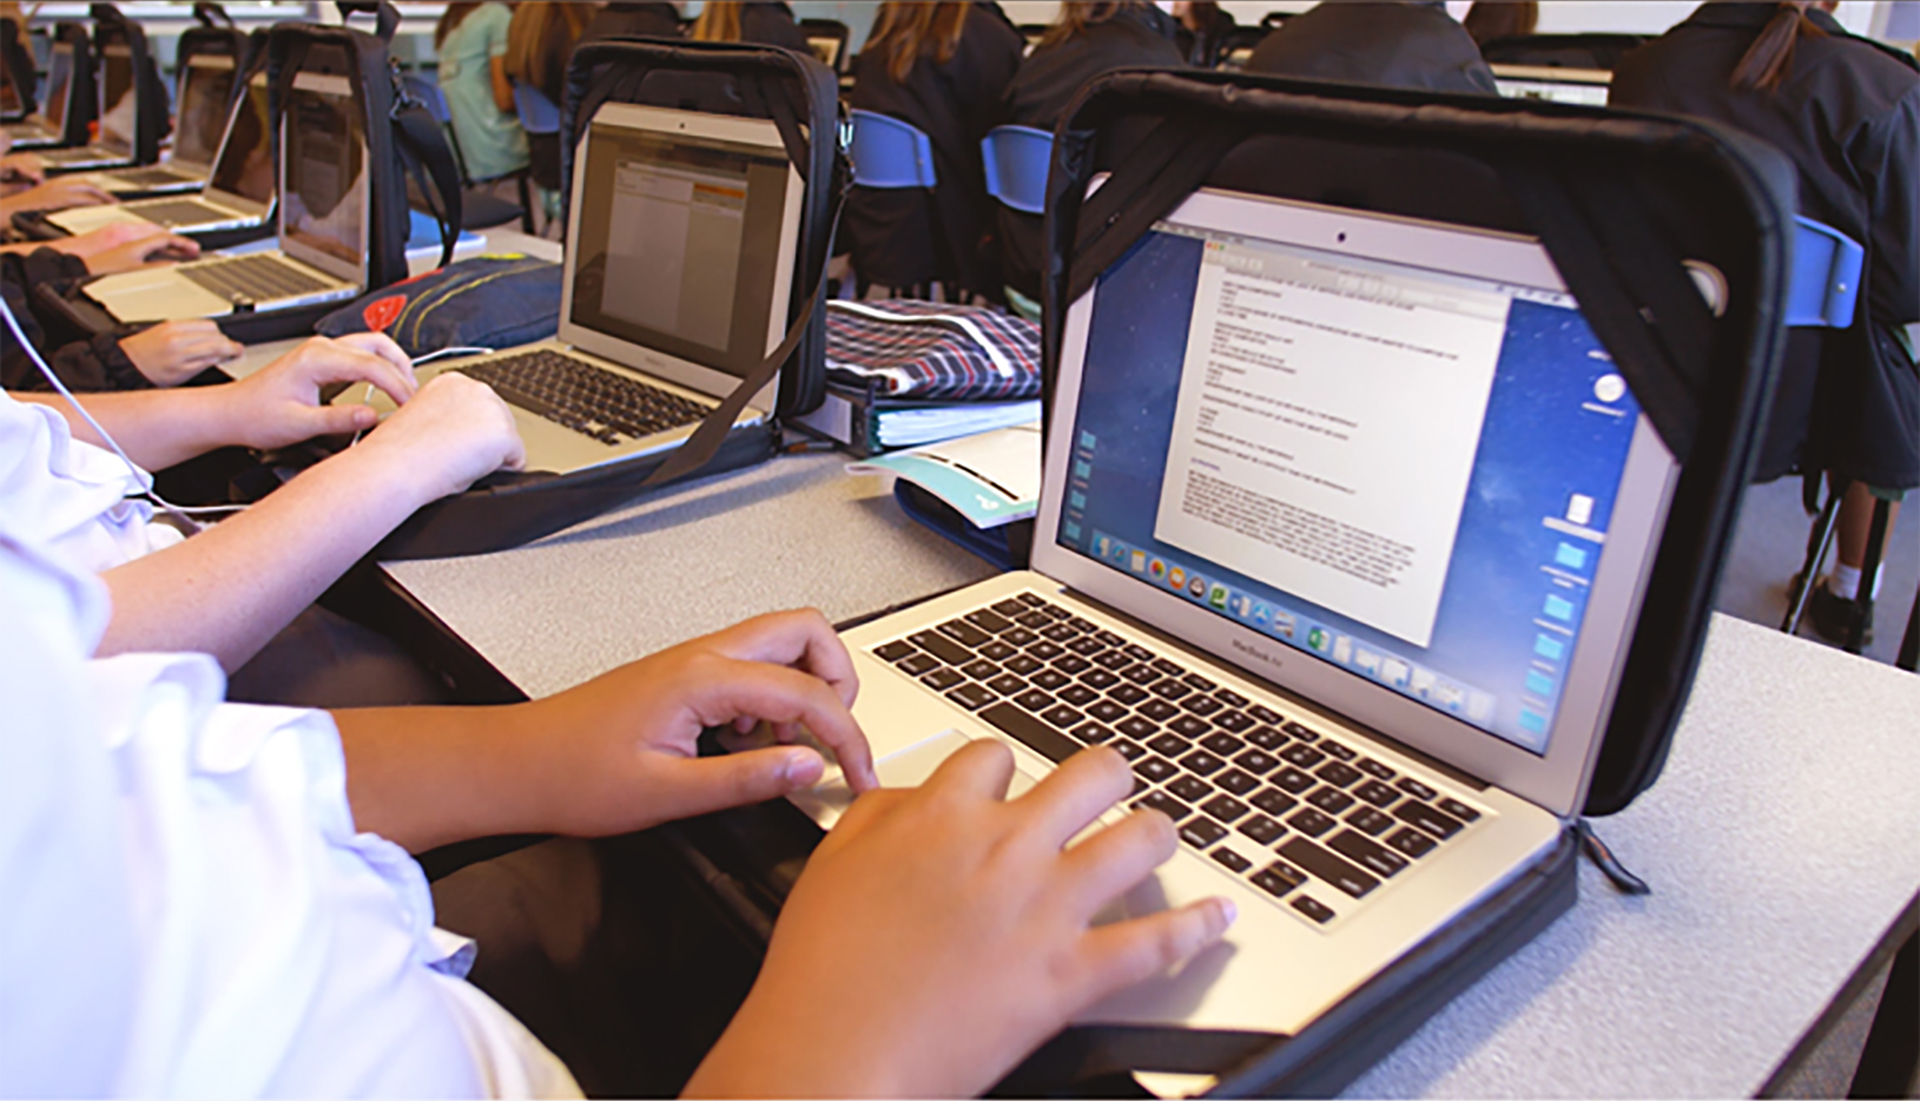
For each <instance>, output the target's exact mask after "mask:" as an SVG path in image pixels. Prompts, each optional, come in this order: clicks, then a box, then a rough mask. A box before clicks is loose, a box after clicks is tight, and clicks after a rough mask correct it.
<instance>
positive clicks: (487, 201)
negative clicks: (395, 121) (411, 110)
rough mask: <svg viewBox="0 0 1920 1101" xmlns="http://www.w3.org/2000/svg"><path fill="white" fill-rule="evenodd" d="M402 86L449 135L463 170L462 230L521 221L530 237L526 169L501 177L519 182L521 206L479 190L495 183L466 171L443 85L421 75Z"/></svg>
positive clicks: (404, 80) (405, 77) (409, 77)
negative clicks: (483, 186) (483, 185)
mask: <svg viewBox="0 0 1920 1101" xmlns="http://www.w3.org/2000/svg"><path fill="white" fill-rule="evenodd" d="M400 84H401V87H403V88H405V89H406V93H407V95H408V96H409V97H411V98H412V99H414V100H417V101H418V102H419V103H420V105H421V106H423V107H425V108H426V109H427V114H429V115H432V116H433V121H435V122H437V123H439V124H440V130H441V132H442V133H444V134H446V135H447V144H448V145H449V146H451V147H452V148H453V163H454V166H455V167H457V168H458V169H459V170H460V186H461V195H460V214H461V216H460V221H461V223H462V224H461V226H460V228H461V229H492V228H493V227H494V226H503V225H506V224H507V223H508V222H511V221H514V220H516V219H518V220H519V222H520V223H521V225H522V227H523V228H526V229H527V231H528V232H529V233H531V232H532V228H531V227H532V222H531V218H530V215H529V214H528V210H529V209H530V207H529V200H530V196H529V195H528V193H527V171H526V169H521V170H520V171H518V172H511V173H508V175H507V176H503V177H501V179H506V178H508V177H512V178H513V179H514V180H516V181H517V182H518V184H519V186H520V204H519V205H518V206H515V205H514V204H513V203H510V202H508V201H507V200H505V199H502V198H500V197H499V196H498V195H495V194H493V193H491V192H489V191H486V190H484V189H479V188H476V187H475V186H474V185H475V183H476V182H479V183H493V182H494V181H493V180H483V181H476V180H474V178H473V176H472V174H470V173H469V172H468V171H467V158H466V154H464V153H462V152H461V151H460V138H459V136H458V135H457V134H455V133H454V130H453V111H452V109H451V108H450V107H448V106H447V94H446V93H445V92H443V91H441V90H440V82H439V81H438V80H436V79H430V78H429V77H427V75H426V74H424V73H421V72H409V73H403V74H401V77H400Z"/></svg>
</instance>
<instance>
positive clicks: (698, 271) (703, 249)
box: [560, 103, 802, 409]
mask: <svg viewBox="0 0 1920 1101" xmlns="http://www.w3.org/2000/svg"><path fill="white" fill-rule="evenodd" d="M801 198H802V184H801V182H800V174H799V172H798V171H797V170H796V169H795V168H794V166H793V163H792V162H791V161H789V160H788V159H787V152H786V146H785V145H784V144H783V143H782V142H781V140H780V131H779V130H778V128H776V127H775V126H774V124H773V123H772V122H770V121H768V120H765V119H750V118H737V117H734V116H731V115H708V114H700V113H698V112H692V111H677V110H669V109H667V108H660V107H642V106H638V105H635V104H630V103H607V104H603V105H602V106H601V107H600V109H599V110H598V111H596V112H595V113H594V117H593V121H592V122H591V123H589V124H588V126H587V128H586V132H585V134H583V135H582V136H581V139H580V142H579V145H578V148H577V150H576V153H575V159H574V172H573V205H572V210H573V217H572V218H571V219H570V224H569V226H568V228H567V261H566V262H567V270H566V273H565V275H564V278H563V281H562V289H561V302H560V338H561V339H562V340H565V341H567V342H569V343H571V344H573V345H575V346H576V347H579V348H581V349H583V350H586V351H589V352H592V353H594V354H596V355H600V356H604V357H606V358H607V359H609V360H612V361H614V362H616V363H620V364H624V365H626V366H629V367H633V368H636V369H638V370H642V371H645V372H647V373H648V374H651V375H654V376H656V377H659V378H662V379H666V380H668V381H670V382H675V383H679V384H680V385H682V386H687V387H690V388H692V389H695V390H698V391H700V392H701V393H704V394H709V395H712V396H714V397H721V396H724V395H725V394H727V393H729V392H730V391H732V389H733V388H734V387H735V386H736V385H737V384H738V383H739V381H740V379H741V378H743V377H745V376H746V374H747V373H748V372H749V371H751V370H752V369H753V368H754V367H755V366H757V365H758V364H759V363H760V361H761V360H763V359H765V358H766V356H767V353H769V352H771V351H773V350H774V349H775V348H776V347H778V346H779V344H780V340H781V338H782V337H783V336H785V335H786V329H787V309H788V305H789V297H790V295H791V292H792V288H793V266H794V253H795V251H796V248H797V245H798V241H799V237H800V205H801ZM778 386H779V380H778V377H777V376H776V378H775V380H774V381H773V382H771V383H769V384H768V385H767V387H766V388H765V389H763V390H762V391H761V392H760V393H759V394H758V395H756V397H755V398H754V402H753V404H754V405H756V406H758V407H759V408H762V409H770V408H772V407H773V404H774V402H775V398H776V396H777V394H778Z"/></svg>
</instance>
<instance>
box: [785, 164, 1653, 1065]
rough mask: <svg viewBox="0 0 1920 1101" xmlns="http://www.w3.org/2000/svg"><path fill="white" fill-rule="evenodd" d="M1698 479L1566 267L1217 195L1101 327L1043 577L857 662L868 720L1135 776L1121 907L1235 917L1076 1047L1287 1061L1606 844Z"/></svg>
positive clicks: (905, 766)
mask: <svg viewBox="0 0 1920 1101" xmlns="http://www.w3.org/2000/svg"><path fill="white" fill-rule="evenodd" d="M1676 469H1677V468H1676V466H1675V464H1674V462H1673V460H1672V458H1671V457H1670V455H1669V454H1668V452H1667V451H1666V449H1665V448H1664V447H1663V446H1662V445H1661V443H1660V442H1659V440H1658V439H1657V437H1656V436H1655V434H1654V432H1653V431H1652V430H1651V429H1650V427H1649V426H1648V424H1647V423H1646V421H1645V419H1644V418H1643V417H1642V415H1641V413H1640V410H1639V407H1638V406H1637V405H1636V403H1635V401H1634V398H1633V395H1632V394H1631V393H1630V392H1629V391H1628V389H1627V387H1626V384H1625V383H1624V382H1623V381H1622V379H1621V377H1620V375H1619V374H1618V373H1616V372H1615V370H1614V368H1613V364H1612V363H1611V361H1610V360H1609V358H1608V356H1607V353H1606V352H1605V351H1604V349H1603V348H1602V346H1601V344H1600V342H1599V341H1598V340H1597V339H1596V338H1595V337H1594V335H1593V333H1592V331H1591V330H1590V329H1589V328H1588V326H1587V324H1586V322H1585V320H1584V319H1583V318H1582V316H1581V313H1580V309H1579V307H1578V304H1577V303H1576V302H1575V301H1574V300H1573V299H1572V298H1571V297H1570V296H1569V295H1568V293H1567V291H1566V288H1565V285H1564V284H1563V283H1562V281H1561V279H1560V277H1559V275H1558V273H1557V272H1556V270H1555V268H1554V266H1553V264H1552V263H1551V262H1550V261H1549V259H1548V257H1547V254H1546V252H1545V250H1544V249H1543V248H1541V246H1540V245H1539V244H1538V243H1537V242H1536V241H1534V240H1531V239H1527V238H1522V237H1517V236H1508V235H1502V234H1495V233H1487V232H1480V231H1474V230H1466V229H1461V228H1458V227H1453V226H1446V225H1437V224H1432V223H1425V222H1416V221H1410V220H1403V219H1397V218H1389V217H1379V216H1373V215H1367V214H1361V213H1357V212H1354V211H1350V210H1342V209H1335V208H1329V207H1318V206H1310V205H1303V204H1298V203H1291V202H1282V201H1276V200H1271V199H1266V198H1260V197H1254V196H1248V195H1242V194H1232V193H1225V192H1214V191H1201V192H1198V193H1196V194H1195V195H1193V196H1192V197H1190V198H1189V199H1188V200H1187V201H1186V202H1185V203H1184V204H1183V205H1181V206H1180V207H1179V208H1178V209H1177V210H1176V211H1174V212H1173V213H1172V214H1170V215H1169V216H1168V217H1167V218H1166V219H1164V220H1163V221H1162V222H1160V223H1158V224H1157V225H1156V226H1155V228H1154V229H1153V230H1152V231H1151V232H1150V233H1148V234H1147V235H1146V236H1145V237H1144V238H1143V239H1142V240H1141V241H1140V242H1139V243H1138V245H1137V246H1136V247H1134V248H1133V249H1132V250H1131V251H1129V252H1128V253H1127V255H1126V256H1125V257H1124V258H1122V259H1121V260H1119V261H1117V262H1116V263H1115V264H1114V265H1113V266H1112V267H1111V268H1110V269H1108V270H1107V271H1106V272H1105V273H1103V274H1102V276H1101V277H1100V279H1099V280H1098V282H1097V284H1096V285H1095V287H1094V288H1093V289H1092V290H1090V291H1088V292H1087V293H1086V294H1085V295H1084V296H1083V297H1082V298H1081V299H1080V300H1078V301H1077V302H1075V303H1074V304H1073V305H1072V308H1071V310H1070V312H1069V314H1068V317H1067V322H1066V327H1065V330H1064V333H1063V353H1062V359H1061V367H1060V378H1059V383H1058V390H1057V394H1056V398H1055V405H1054V417H1053V422H1052V426H1051V428H1050V433H1049V439H1048V449H1047V455H1046V459H1045V469H1044V476H1043V486H1044V488H1043V491H1042V496H1041V504H1040V511H1039V514H1038V517H1037V520H1036V524H1037V526H1036V531H1035V539H1034V547H1033V556H1032V569H1031V570H1030V571H1021V572H1014V573H1008V574H1004V575H1002V576H999V577H996V578H993V579H991V580H988V581H985V582H981V583H980V584H977V585H974V586H971V587H970V588H967V589H964V590H961V591H958V592H955V593H952V594H949V595H946V596H942V597H939V598H936V599H934V600H931V601H928V602H926V603H924V604H922V605H920V606H918V607H915V608H913V609H910V610H907V611H903V612H899V613H896V614H892V615H888V616H885V617H883V618H881V619H878V620H876V621H874V622H872V623H868V624H865V625H863V626H861V627H859V628H856V629H853V630H850V631H848V632H847V633H846V634H845V635H844V638H845V640H846V642H847V645H848V647H849V648H850V649H851V650H852V651H853V654H854V660H855V662H856V664H857V666H858V671H859V674H860V682H861V687H860V698H859V701H858V703H857V704H856V705H855V708H854V714H855V716H856V717H857V718H858V719H859V721H860V724H861V726H862V727H863V728H864V729H865V731H866V733H867V736H868V738H869V739H871V741H872V743H873V748H874V753H875V755H876V757H877V758H878V760H879V765H878V768H879V772H880V776H881V778H882V781H883V782H886V783H890V784H902V783H915V782H918V781H919V780H920V779H922V778H924V777H925V776H926V775H927V774H928V773H929V772H931V771H932V769H933V768H934V767H935V766H936V765H937V764H938V763H939V761H940V760H942V759H944V758H945V757H946V756H947V755H948V754H950V753H951V752H953V750H955V749H956V748H958V747H959V746H961V745H964V744H966V742H967V741H969V740H971V739H979V738H992V739H997V740H999V741H1002V742H1004V743H1006V744H1007V745H1009V746H1011V747H1012V749H1013V752H1014V755H1015V757H1016V759H1017V761H1018V770H1019V775H1018V776H1017V777H1016V779H1015V785H1014V788H1015V794H1018V792H1019V791H1021V790H1024V789H1026V788H1027V787H1030V786H1031V785H1032V784H1033V783H1034V782H1035V781H1036V780H1037V779H1038V778H1040V777H1042V776H1044V775H1045V774H1046V773H1047V772H1048V771H1049V770H1050V769H1051V768H1052V767H1053V766H1054V764H1055V763H1056V762H1058V761H1061V760H1064V759H1065V758H1066V757H1068V756H1069V755H1071V754H1073V753H1074V752H1076V751H1078V750H1079V749H1080V748H1081V747H1082V746H1084V745H1087V744H1092V743H1100V744H1105V745H1109V746H1112V747H1113V748H1114V749H1116V750H1118V751H1119V752H1120V753H1121V754H1122V755H1123V756H1125V757H1126V758H1127V759H1128V760H1129V761H1131V762H1132V764H1133V768H1134V771H1135V773H1136V776H1137V782H1136V789H1135V792H1134V794H1133V796H1132V797H1131V798H1129V799H1128V800H1127V801H1126V802H1127V804H1128V805H1129V806H1130V807H1132V808H1141V807H1155V808H1159V809H1161V810H1163V811H1165V812H1166V813H1167V814H1168V815H1169V816H1170V817H1172V818H1173V819H1174V820H1175V821H1176V822H1177V823H1178V831H1179V835H1180V838H1181V845H1180V851H1179V853H1178V854H1177V855H1176V856H1175V857H1174V859H1173V860H1172V861H1170V862H1169V863H1167V864H1166V865H1164V866H1163V867H1161V868H1160V870H1159V871H1158V872H1157V873H1156V874H1155V875H1154V877H1153V878H1152V879H1151V880H1150V881H1149V882H1148V883H1147V884H1145V885H1144V886H1142V887H1141V888H1139V889H1137V890H1135V891H1133V892H1132V893H1130V894H1129V895H1128V896H1127V898H1126V899H1125V902H1124V905H1123V906H1122V907H1120V908H1119V909H1124V910H1125V911H1126V912H1129V913H1141V912H1148V911H1152V910H1155V909H1158V908H1161V907H1164V906H1170V905H1180V904H1183V903H1187V902H1191V901H1194V900H1197V899H1200V898H1203V897H1206V896H1209V895H1216V894H1225V895H1228V896H1230V897H1231V898H1233V899H1234V901H1235V902H1236V903H1237V904H1238V908H1239V914H1240V916H1239V920H1238V921H1237V922H1236V924H1235V925H1234V926H1233V928H1232V929H1231V930H1230V931H1229V933H1228V934H1227V938H1226V942H1225V943H1223V944H1221V945H1219V946H1217V947H1215V948H1212V949H1210V950H1208V951H1207V952H1206V953H1204V954H1203V955H1202V956H1200V957H1199V958H1197V959H1195V960H1194V961H1192V962H1191V963H1190V964H1188V965H1187V966H1186V967H1184V968H1183V969H1181V970H1180V971H1179V972H1178V973H1175V974H1172V975H1168V976H1164V977H1162V978H1159V979H1155V980H1152V981H1149V982H1148V983H1146V984H1144V985H1141V986H1139V987H1136V988H1133V989H1131V990H1128V991H1125V992H1123V993H1121V994H1119V995H1117V996H1115V997H1113V998H1111V999H1109V1000H1107V1001H1106V1002H1104V1003H1102V1004H1100V1005H1097V1006H1095V1007H1094V1008H1093V1009H1092V1010H1090V1011H1089V1012H1088V1013H1087V1014H1086V1015H1085V1016H1084V1018H1083V1019H1084V1020H1085V1021H1087V1022H1103V1023H1136V1024H1181V1025H1188V1026H1193V1027H1202V1028H1214V1029H1249V1030H1260V1031H1270V1032H1280V1033H1287V1034H1294V1033H1297V1032H1299V1031H1300V1029H1302V1028H1303V1027H1305V1026H1306V1025H1307V1024H1308V1023H1310V1022H1311V1021H1313V1020H1314V1019H1315V1018H1316V1017H1318V1016H1319V1015H1320V1014H1322V1013H1323V1012H1325V1011H1326V1010H1327V1009H1328V1008H1329V1007H1331V1006H1333V1005H1334V1004H1335V1003H1337V1002H1338V1001H1339V1000H1340V999H1341V998H1342V997H1343V996H1344V995H1346V994H1347V993H1349V992H1350V991H1352V990H1354V989H1355V988H1356V987H1357V986H1359V985H1360V984H1361V983H1362V982H1364V981H1365V980H1366V979H1367V978H1368V977H1370V976H1372V975H1374V974H1375V973H1377V972H1379V971H1380V970H1381V969H1382V968H1384V967H1386V966H1387V965H1388V964H1389V963H1391V962H1392V961H1394V960H1395V959H1396V958H1398V957H1399V956H1401V955H1403V954H1404V953H1406V952H1408V951H1409V950H1410V949H1412V948H1414V947H1415V946H1416V945H1418V944H1420V943H1421V942H1422V941H1423V940H1424V939H1425V938H1427V937H1429V936H1430V935H1432V934H1433V933H1434V932H1435V931H1436V930H1439V929H1441V928H1442V927H1443V926H1445V925H1446V924H1447V923H1448V922H1449V920H1451V919H1452V918H1454V917H1455V916H1456V915H1458V914H1460V913H1462V912H1463V911H1464V910H1465V909H1467V908H1468V907H1471V906H1472V905H1473V904H1474V903H1475V902H1476V901H1477V900H1481V899H1483V898H1486V897H1487V896H1488V895H1489V894H1490V893H1491V892H1494V891H1495V890H1496V889H1498V888H1499V887H1500V886H1501V885H1502V884H1505V883H1507V882H1508V881H1510V880H1512V879H1513V878H1514V877H1515V876H1517V875H1519V874H1521V873H1522V872H1523V871H1525V870H1526V869H1528V868H1529V867H1530V866H1532V865H1533V864H1535V863H1536V862H1537V861H1540V860H1541V859H1543V858H1544V857H1546V856H1547V855H1548V854H1549V853H1550V851H1551V850H1552V849H1553V848H1554V846H1555V844H1556V842H1557V840H1558V839H1559V837H1560V836H1561V832H1562V830H1563V828H1564V827H1565V825H1566V824H1567V823H1568V822H1570V821H1571V820H1572V818H1573V817H1574V816H1576V815H1577V814H1578V813H1579V810H1580V807H1581V803H1582V800H1583V798H1584V795H1585V792H1586V789H1587V785H1588V781H1589V776H1590V770H1591V767H1592V763H1593V761H1594V758H1595V751H1596V749H1597V748H1598V746H1599V744H1600V741H1601V737H1602V733H1603V731H1604V729H1605V727H1606V723H1607V717H1608V715H1609V712H1610V710H1611V705H1612V700H1613V694H1614V690H1615V684H1616V681H1617V678H1618V674H1619V670H1620V668H1621V664H1622V661H1623V658H1624V657H1625V655H1626V653H1627V650H1628V646H1629V643H1630V640H1631V637H1632V633H1633V625H1634V623H1635V621H1636V619H1637V616H1638V608H1639V604H1640V600H1641V597H1642V593H1643V587H1644V584H1645V579H1646V576H1647V573H1648V571H1649V569H1650V567H1651V564H1652V560H1653V554H1654V550H1655V547H1656V544H1657V542H1658V538H1659V532H1660V530H1661V528H1662V525H1663V523H1664V517H1665V514H1666V508H1667V502H1668V495H1669V491H1670V487H1671V484H1672V481H1673V479H1674V476H1675V473H1676ZM794 802H796V803H797V804H798V805H800V806H801V807H802V808H803V809H804V810H806V811H808V812H809V813H810V814H811V815H812V816H813V817H814V818H815V819H816V820H817V821H818V822H820V823H821V824H822V825H831V824H832V823H833V821H834V820H835V819H836V818H837V817H838V815H839V813H840V811H841V809H842V808H843V807H844V806H845V805H846V804H847V793H846V788H845V786H844V783H843V782H841V781H838V780H837V779H836V780H834V781H833V782H831V783H828V784H826V785H823V786H822V787H821V788H819V789H816V790H815V791H812V792H808V793H803V794H802V795H800V796H796V797H795V798H794ZM1122 813H1125V811H1124V810H1123V809H1119V808H1116V810H1115V811H1113V812H1111V813H1110V819H1111V818H1112V817H1115V816H1118V815H1119V814H1122Z"/></svg>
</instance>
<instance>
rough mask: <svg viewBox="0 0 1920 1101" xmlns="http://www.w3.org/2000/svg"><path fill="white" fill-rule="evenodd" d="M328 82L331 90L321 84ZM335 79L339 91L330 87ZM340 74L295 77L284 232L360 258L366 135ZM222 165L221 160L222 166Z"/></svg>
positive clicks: (331, 252)
mask: <svg viewBox="0 0 1920 1101" xmlns="http://www.w3.org/2000/svg"><path fill="white" fill-rule="evenodd" d="M323 83H324V84H326V85H327V86H328V89H329V90H322V88H321V87H319V85H321V84H323ZM336 85H337V89H338V90H337V94H336V92H335V91H334V90H331V89H333V88H334V87H335V86H336ZM361 129H362V128H361V124H360V116H359V112H358V111H357V110H355V108H354V101H353V94H352V90H351V89H350V88H349V87H348V86H347V82H346V80H345V79H344V78H320V79H313V78H310V77H309V76H308V74H305V73H303V74H301V78H300V79H298V80H296V81H295V82H294V86H293V88H292V90H291V91H290V92H289V93H288V96H287V105H286V118H285V141H286V164H287V172H286V185H287V193H286V198H285V206H284V208H283V210H282V217H283V218H284V219H285V221H284V223H283V227H284V228H283V234H284V236H285V237H286V238H287V240H288V241H289V242H291V243H294V244H299V245H304V246H306V247H308V248H311V249H314V250H315V251H317V252H319V253H320V254H322V255H324V256H327V257H331V258H333V259H336V260H342V261H345V262H347V263H349V264H351V265H353V266H354V267H355V268H358V267H360V265H361V264H362V256H361V249H362V247H363V246H364V244H365V225H364V220H365V215H366V211H365V209H364V203H363V201H362V196H363V195H364V194H365V192H366V188H365V186H364V185H365V181H364V180H363V179H362V178H361V177H362V176H363V175H364V173H365V172H366V164H365V153H364V150H365V147H366V140H365V138H364V137H363V136H362V134H361ZM223 167H224V166H223Z"/></svg>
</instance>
